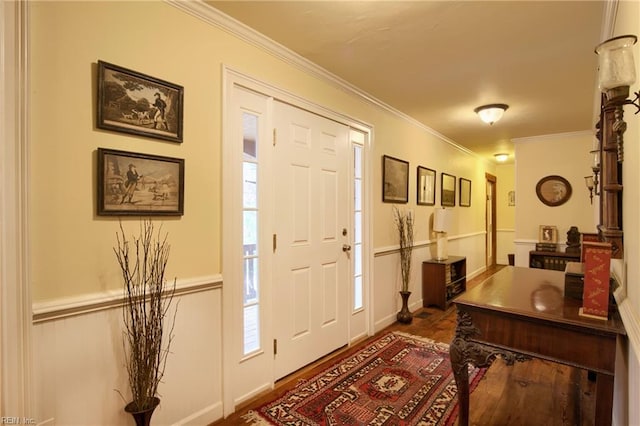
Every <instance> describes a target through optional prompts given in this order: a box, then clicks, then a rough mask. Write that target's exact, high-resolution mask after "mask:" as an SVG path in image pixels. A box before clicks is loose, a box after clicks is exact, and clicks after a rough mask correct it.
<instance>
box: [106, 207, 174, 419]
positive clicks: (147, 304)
mask: <svg viewBox="0 0 640 426" xmlns="http://www.w3.org/2000/svg"><path fill="white" fill-rule="evenodd" d="M161 231H162V227H160V229H159V230H158V233H157V235H155V230H154V226H153V223H152V222H151V221H150V220H144V221H143V222H141V223H140V236H139V237H132V239H131V240H128V239H127V237H126V236H125V233H124V229H123V227H122V223H120V233H116V237H117V241H118V245H117V247H114V249H113V251H114V252H115V254H116V258H117V259H118V263H119V264H120V269H121V270H122V277H123V279H124V298H125V300H124V306H123V310H122V313H123V319H124V326H125V329H124V331H123V334H124V346H125V356H126V367H127V372H128V374H129V387H130V388H131V396H132V399H133V401H132V402H133V404H134V408H135V409H137V410H138V411H141V410H145V409H147V408H150V406H152V405H153V399H154V397H156V395H157V393H158V385H159V384H160V382H161V380H162V377H163V375H164V370H165V366H166V363H167V355H168V354H169V347H170V346H171V341H172V340H173V329H174V326H175V319H176V315H175V314H176V311H177V306H176V311H174V314H173V320H172V322H171V324H170V328H169V330H167V333H166V336H163V334H164V333H165V330H164V326H165V321H166V320H167V313H168V311H169V308H170V306H171V303H172V301H173V296H174V293H175V289H176V281H175V279H174V281H173V284H172V285H170V284H168V283H167V282H166V281H165V278H164V275H165V269H166V266H167V261H168V260H169V247H170V246H169V244H168V243H167V234H165V235H164V237H161V235H160V234H161ZM163 337H165V338H166V345H164V346H163Z"/></svg>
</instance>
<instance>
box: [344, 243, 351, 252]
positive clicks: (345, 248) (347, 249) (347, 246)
mask: <svg viewBox="0 0 640 426" xmlns="http://www.w3.org/2000/svg"><path fill="white" fill-rule="evenodd" d="M342 251H344V252H347V251H351V246H350V245H349V244H343V245H342Z"/></svg>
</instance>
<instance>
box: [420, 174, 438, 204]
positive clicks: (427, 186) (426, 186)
mask: <svg viewBox="0 0 640 426" xmlns="http://www.w3.org/2000/svg"><path fill="white" fill-rule="evenodd" d="M416 176H417V179H416V203H417V204H418V205H419V206H434V205H435V204H436V171H435V170H433V169H430V168H428V167H422V166H418V169H417V172H416Z"/></svg>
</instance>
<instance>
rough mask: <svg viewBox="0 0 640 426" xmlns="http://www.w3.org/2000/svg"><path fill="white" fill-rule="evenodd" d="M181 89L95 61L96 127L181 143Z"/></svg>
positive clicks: (157, 79)
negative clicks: (96, 72)
mask: <svg viewBox="0 0 640 426" xmlns="http://www.w3.org/2000/svg"><path fill="white" fill-rule="evenodd" d="M183 103H184V88H183V87H182V86H179V85H177V84H174V83H170V82H168V81H164V80H160V79H159V78H155V77H151V76H148V75H145V74H142V73H139V72H137V71H133V70H130V69H127V68H123V67H120V66H118V65H114V64H110V63H108V62H104V61H98V106H97V120H96V127H97V128H99V129H105V130H113V131H116V132H122V133H129V134H134V135H139V136H145V137H150V138H155V139H162V140H167V141H171V142H178V143H181V142H182V116H183Z"/></svg>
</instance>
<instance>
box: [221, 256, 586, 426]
mask: <svg viewBox="0 0 640 426" xmlns="http://www.w3.org/2000/svg"><path fill="white" fill-rule="evenodd" d="M501 268H502V266H497V267H496V268H494V269H491V270H489V271H487V272H484V273H483V274H481V275H479V276H477V277H475V278H474V279H472V280H470V281H469V282H468V284H467V287H468V288H471V287H473V286H475V285H477V284H479V283H481V282H482V281H484V279H485V278H487V277H488V276H490V275H491V274H493V273H495V272H497V271H498V270H499V269H501ZM455 320H456V318H455V307H451V308H449V309H448V310H447V311H441V310H439V309H437V308H423V309H420V310H419V311H416V312H414V319H413V322H412V323H411V324H408V325H404V324H399V323H395V324H392V325H391V326H389V327H387V328H386V329H384V330H382V331H380V332H379V333H378V334H380V333H384V332H387V331H391V330H400V331H403V332H405V333H410V334H415V335H419V336H424V337H428V338H430V339H433V340H436V341H439V342H445V343H449V342H450V341H451V339H452V338H453V334H454V331H455V325H456V323H455ZM375 337H376V336H374V337H371V338H369V339H366V340H363V342H361V343H358V344H357V345H352V346H351V348H345V349H342V350H339V351H336V352H335V353H333V354H331V355H329V356H327V357H325V358H322V359H321V360H319V361H317V362H315V363H314V364H312V365H310V366H308V367H306V368H303V369H302V370H300V371H298V372H296V373H294V374H292V375H290V376H287V377H285V378H284V379H282V380H280V381H278V382H277V383H276V385H275V388H274V390H273V391H271V392H268V393H265V394H264V395H260V396H258V397H256V398H255V399H253V400H251V401H248V402H247V403H245V404H243V405H242V406H240V407H237V410H236V412H235V413H234V414H232V415H231V416H229V417H228V418H226V419H224V420H219V421H217V422H215V423H213V425H216V426H218V425H242V424H245V421H244V420H243V419H242V416H243V415H244V414H246V413H247V411H249V410H251V409H253V408H256V407H258V406H260V405H262V404H264V403H266V402H269V401H271V400H273V399H276V398H278V397H279V396H281V395H283V394H284V393H285V392H287V391H288V390H290V389H291V388H293V387H294V386H295V385H296V383H297V382H298V380H299V379H302V378H307V377H311V376H313V375H315V374H317V373H319V372H320V371H322V370H323V369H324V368H326V367H328V366H329V365H330V364H331V363H332V360H334V359H335V358H336V357H339V356H342V355H345V354H347V353H350V352H355V351H356V350H358V349H359V347H360V346H361V345H362V344H366V343H367V342H368V341H370V340H372V339H374V338H375ZM594 395H595V384H594V383H593V382H591V381H589V380H588V378H587V372H586V371H583V370H579V369H576V368H572V367H568V366H564V365H560V364H556V363H553V362H549V361H543V360H535V359H534V360H531V361H528V362H524V363H517V364H516V365H514V366H511V367H508V366H506V365H505V364H504V363H503V362H502V361H501V360H497V361H496V362H494V363H493V365H492V366H491V367H490V368H489V370H488V371H487V373H486V375H485V377H484V378H483V379H482V381H481V382H480V384H479V385H478V387H477V388H476V390H475V391H474V392H473V393H472V394H471V403H470V408H469V410H470V417H471V424H474V425H480V426H485V425H500V426H502V425H518V426H521V425H522V426H524V425H531V426H534V425H535V426H538V425H545V426H555V425H567V426H569V425H571V426H574V425H592V424H593V418H594V417H593V410H594V403H595V401H594Z"/></svg>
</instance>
